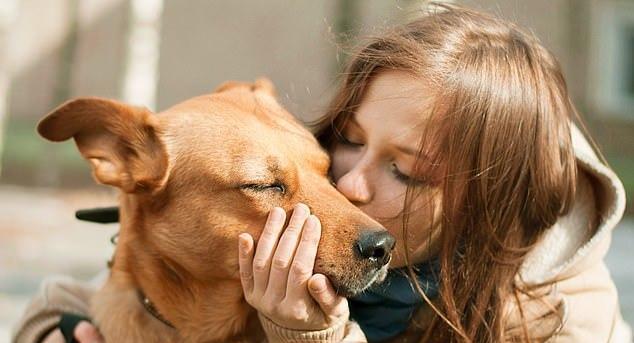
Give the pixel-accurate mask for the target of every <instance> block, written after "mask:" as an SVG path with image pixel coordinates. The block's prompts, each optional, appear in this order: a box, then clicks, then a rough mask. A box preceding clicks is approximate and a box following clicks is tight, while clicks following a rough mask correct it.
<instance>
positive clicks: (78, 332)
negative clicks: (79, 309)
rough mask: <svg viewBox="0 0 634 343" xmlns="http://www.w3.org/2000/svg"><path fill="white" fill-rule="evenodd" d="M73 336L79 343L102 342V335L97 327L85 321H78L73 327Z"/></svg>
mask: <svg viewBox="0 0 634 343" xmlns="http://www.w3.org/2000/svg"><path fill="white" fill-rule="evenodd" d="M74 334H75V338H76V339H77V341H79V342H80V343H103V341H104V340H103V337H101V335H100V334H99V331H97V328H96V327H95V326H94V325H92V324H91V323H89V322H87V321H82V322H80V323H79V324H78V325H77V327H76V328H75V332H74Z"/></svg>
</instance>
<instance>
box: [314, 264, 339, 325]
mask: <svg viewBox="0 0 634 343" xmlns="http://www.w3.org/2000/svg"><path fill="white" fill-rule="evenodd" d="M308 292H309V293H310V295H311V296H312V297H313V299H315V301H316V302H317V304H319V307H320V308H321V310H322V311H324V314H325V315H326V317H330V318H332V317H336V318H340V317H342V316H344V315H348V312H349V310H348V301H347V300H346V298H344V297H341V296H338V295H337V293H336V292H335V290H334V288H333V287H332V284H331V283H330V281H329V280H328V278H327V277H326V276H325V275H322V274H315V275H313V276H312V277H311V278H310V279H309V280H308ZM332 319H334V318H332Z"/></svg>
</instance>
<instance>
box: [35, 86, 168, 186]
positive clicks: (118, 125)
mask: <svg viewBox="0 0 634 343" xmlns="http://www.w3.org/2000/svg"><path fill="white" fill-rule="evenodd" d="M37 131H38V132H39V134H40V135H42V137H44V138H46V139H48V140H51V141H55V142H61V141H65V140H67V139H69V138H71V137H72V138H74V139H75V143H76V144H77V147H78V148H79V151H80V153H81V155H82V156H83V157H84V158H85V159H87V160H88V161H89V162H90V164H91V166H92V169H93V175H94V177H95V179H96V180H97V181H98V182H100V183H103V184H108V185H112V186H116V187H119V188H121V189H122V190H123V191H124V192H127V193H134V192H142V191H154V190H157V189H158V188H160V187H161V186H162V185H163V182H164V180H165V178H166V173H167V164H168V160H167V153H166V151H165V147H164V145H163V143H162V142H161V141H160V139H159V137H158V131H159V127H158V122H157V119H156V117H155V116H154V115H153V114H152V113H151V112H150V111H149V110H148V109H145V108H140V107H135V106H130V105H126V104H123V103H120V102H117V101H113V100H108V99H102V98H79V99H74V100H71V101H68V102H66V103H64V104H62V105H61V106H59V107H57V108H56V109H54V110H53V111H52V112H51V113H49V114H48V115H46V117H45V118H44V119H42V120H41V121H40V123H39V124H38V125H37Z"/></svg>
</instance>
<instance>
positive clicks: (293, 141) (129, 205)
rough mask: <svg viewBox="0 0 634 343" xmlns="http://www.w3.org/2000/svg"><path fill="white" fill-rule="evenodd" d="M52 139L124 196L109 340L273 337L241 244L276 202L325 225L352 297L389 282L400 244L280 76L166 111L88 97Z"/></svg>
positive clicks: (106, 313)
mask: <svg viewBox="0 0 634 343" xmlns="http://www.w3.org/2000/svg"><path fill="white" fill-rule="evenodd" d="M38 132H39V133H40V134H41V135H42V136H43V137H45V138H47V139H49V140H52V141H64V140H67V139H69V138H71V137H72V138H74V139H75V142H76V144H77V147H78V148H79V151H80V152H81V154H82V156H83V157H84V158H86V159H87V160H88V161H89V162H90V165H91V166H92V169H93V174H94V177H95V179H96V180H97V181H98V182H100V183H103V184H108V185H112V186H116V187H118V188H120V189H121V191H122V192H121V196H120V208H121V218H120V221H121V231H120V237H119V241H118V245H117V249H116V252H115V256H114V259H113V262H114V263H113V266H112V268H111V274H110V277H109V279H108V281H107V282H106V284H105V286H104V287H103V289H101V290H100V291H99V292H98V293H97V294H96V295H95V297H94V299H93V301H92V306H91V308H92V315H93V318H94V320H95V323H96V324H97V325H98V327H99V329H100V330H101V332H102V334H103V335H104V337H105V339H106V341H108V342H226V341H260V340H261V339H262V331H261V327H260V326H259V321H258V319H257V316H256V315H255V311H254V310H253V309H252V308H250V307H249V306H248V304H247V303H246V301H245V300H244V298H243V295H242V288H241V285H240V279H239V275H238V274H239V273H238V256H237V237H238V234H240V233H241V232H249V233H250V234H251V235H252V236H253V237H255V238H256V239H257V237H259V233H260V230H261V228H262V227H263V225H264V222H265V221H266V216H267V213H268V212H269V211H270V210H271V208H273V207H274V206H280V207H283V208H284V209H286V210H289V209H291V208H292V207H293V205H294V204H296V203H298V202H303V203H305V204H307V205H308V206H309V207H310V208H311V211H312V212H313V213H315V214H316V215H317V216H318V217H319V218H320V219H321V221H322V226H323V229H322V238H321V241H320V245H319V249H318V255H317V260H316V263H315V272H319V273H323V274H325V275H327V276H328V277H329V278H330V280H331V281H332V282H333V284H334V286H335V287H336V288H337V289H338V290H339V291H340V293H341V294H343V295H346V296H349V295H353V294H356V293H358V292H360V291H362V290H363V289H365V288H367V287H368V286H369V285H370V284H371V283H372V282H374V280H376V279H380V278H381V277H382V275H384V274H385V271H386V268H387V262H388V261H389V257H390V252H391V249H392V248H393V245H394V239H393V238H392V237H391V236H389V234H387V232H386V231H385V229H383V228H382V227H381V225H380V224H378V223H377V222H375V221H373V220H372V219H370V218H369V217H367V216H366V215H364V214H363V213H362V212H361V211H360V210H359V209H357V208H356V207H355V206H354V205H352V204H351V203H349V202H348V201H347V200H346V199H345V197H343V196H342V195H341V194H339V193H338V192H337V190H336V189H335V188H334V187H333V186H332V184H331V182H330V181H329V179H328V176H327V173H328V168H329V158H328V155H327V154H326V153H325V152H324V151H323V150H322V149H321V148H320V146H319V145H318V143H317V141H316V140H315V138H314V137H313V136H312V135H311V134H310V132H309V131H308V130H306V129H305V128H304V127H303V126H302V125H301V124H299V123H298V122H297V121H296V120H295V119H294V117H293V116H292V115H290V114H289V113H288V112H286V111H285V110H284V109H283V108H282V107H281V106H280V105H279V104H278V103H277V101H276V100H275V96H274V88H273V85H272V84H271V82H270V81H268V80H266V79H260V80H258V81H256V82H255V83H253V84H250V83H238V82H230V83H226V84H224V85H222V86H220V87H219V88H218V89H217V90H216V91H215V92H214V93H212V94H209V95H205V96H200V97H196V98H193V99H190V100H187V101H185V102H183V103H181V104H178V105H176V106H174V107H172V108H170V109H168V110H166V111H164V112H161V113H159V114H153V113H151V112H150V111H149V110H147V109H144V108H139V107H133V106H129V105H125V104H122V103H119V102H115V101H112V100H106V99H99V98H81V99H76V100H72V101H69V102H67V103H65V104H63V105H61V106H60V107H58V108H57V109H55V110H54V111H53V112H52V113H50V114H49V115H47V116H46V118H44V119H43V120H42V121H41V122H40V123H39V125H38ZM144 301H145V304H144ZM150 301H151V303H150Z"/></svg>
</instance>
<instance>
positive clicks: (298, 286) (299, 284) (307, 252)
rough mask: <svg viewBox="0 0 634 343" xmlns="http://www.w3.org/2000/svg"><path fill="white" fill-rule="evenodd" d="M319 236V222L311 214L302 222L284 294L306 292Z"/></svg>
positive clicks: (297, 295) (299, 294)
mask: <svg viewBox="0 0 634 343" xmlns="http://www.w3.org/2000/svg"><path fill="white" fill-rule="evenodd" d="M320 238H321V223H320V222H319V219H317V217H316V216H314V215H311V216H310V217H308V219H307V220H306V224H304V230H303V231H302V237H301V240H300V242H299V245H298V246H297V252H296V253H295V257H294V258H293V262H292V264H291V268H290V271H289V274H288V284H287V286H286V294H287V297H288V296H295V297H300V296H303V295H304V294H305V292H306V282H308V279H310V277H311V276H312V275H313V268H314V266H315V257H317V246H318V245H319V239H320Z"/></svg>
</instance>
